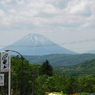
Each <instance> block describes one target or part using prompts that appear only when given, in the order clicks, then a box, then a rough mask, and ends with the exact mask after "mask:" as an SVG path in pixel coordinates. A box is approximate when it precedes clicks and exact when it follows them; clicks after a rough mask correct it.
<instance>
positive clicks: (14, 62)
mask: <svg viewBox="0 0 95 95" xmlns="http://www.w3.org/2000/svg"><path fill="white" fill-rule="evenodd" d="M94 63H95V60H90V61H85V62H83V63H81V64H78V65H74V66H72V68H71V67H70V68H65V69H64V74H63V73H62V74H61V73H57V72H56V71H55V69H53V67H52V65H51V64H50V62H49V61H48V60H45V61H44V62H43V63H42V65H39V64H30V63H29V62H28V61H27V60H26V59H25V58H23V64H22V59H21V58H19V57H12V58H11V92H12V95H46V94H45V93H46V92H63V93H64V94H62V95H69V94H76V93H78V94H79V95H89V94H91V93H95V74H91V75H88V74H89V73H88V72H87V70H90V71H91V70H92V68H93V70H94V66H95V65H94ZM22 65H23V68H22ZM70 69H71V70H73V72H74V71H75V72H76V70H82V71H86V75H85V76H84V75H83V76H75V75H74V76H73V75H72V73H71V75H70V71H71V70H70ZM86 69H87V70H86ZM67 70H68V71H67ZM22 71H23V73H22ZM65 71H66V74H65ZM2 73H4V76H5V84H4V86H0V95H7V91H8V72H2ZM91 73H92V71H91ZM68 74H69V77H68V76H67V75H68ZM87 93H89V94H87Z"/></svg>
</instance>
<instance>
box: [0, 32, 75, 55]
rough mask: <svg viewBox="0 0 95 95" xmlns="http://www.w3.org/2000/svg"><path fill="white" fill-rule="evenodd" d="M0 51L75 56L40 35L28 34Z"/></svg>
mask: <svg viewBox="0 0 95 95" xmlns="http://www.w3.org/2000/svg"><path fill="white" fill-rule="evenodd" d="M1 50H15V51H18V52H20V53H21V54H23V55H48V54H75V52H73V51H70V50H68V49H66V48H63V47H61V46H59V45H57V44H56V43H54V42H52V41H51V40H49V39H48V38H46V37H44V36H43V35H40V34H28V35H26V36H25V37H23V38H21V39H20V40H18V41H16V42H15V43H13V44H11V45H9V46H7V47H4V48H2V49H1Z"/></svg>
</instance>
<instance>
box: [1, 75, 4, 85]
mask: <svg viewBox="0 0 95 95" xmlns="http://www.w3.org/2000/svg"><path fill="white" fill-rule="evenodd" d="M0 86H4V74H0Z"/></svg>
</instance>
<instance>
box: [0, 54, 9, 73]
mask: <svg viewBox="0 0 95 95" xmlns="http://www.w3.org/2000/svg"><path fill="white" fill-rule="evenodd" d="M8 71H9V54H8V52H1V72H8Z"/></svg>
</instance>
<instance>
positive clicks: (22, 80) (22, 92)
mask: <svg viewBox="0 0 95 95" xmlns="http://www.w3.org/2000/svg"><path fill="white" fill-rule="evenodd" d="M5 51H6V52H8V51H12V52H15V53H18V54H19V55H20V57H21V60H22V68H21V71H22V76H21V95H24V88H23V83H24V78H23V59H24V58H23V56H22V55H21V54H20V53H19V52H17V51H14V50H5ZM9 61H10V59H9ZM9 63H10V64H9V65H10V66H9V67H10V68H9V84H10V85H9V87H8V88H9V92H8V93H9V94H8V95H10V94H11V93H10V92H11V62H9Z"/></svg>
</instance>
